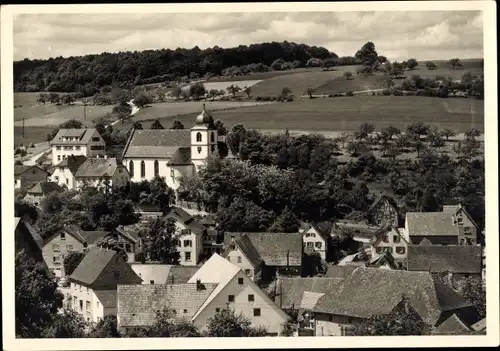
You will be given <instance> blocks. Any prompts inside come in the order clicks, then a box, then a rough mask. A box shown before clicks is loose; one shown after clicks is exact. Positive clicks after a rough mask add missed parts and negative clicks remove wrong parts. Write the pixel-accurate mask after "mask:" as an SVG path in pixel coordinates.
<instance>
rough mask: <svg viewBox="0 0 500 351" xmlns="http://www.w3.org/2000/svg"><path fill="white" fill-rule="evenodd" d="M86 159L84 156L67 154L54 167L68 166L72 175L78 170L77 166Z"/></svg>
mask: <svg viewBox="0 0 500 351" xmlns="http://www.w3.org/2000/svg"><path fill="white" fill-rule="evenodd" d="M86 160H87V158H86V157H85V156H81V155H79V156H68V157H67V158H65V159H64V160H62V161H61V162H59V163H58V164H57V165H56V167H62V168H68V169H69V170H70V171H71V173H72V174H73V175H75V173H76V172H77V171H78V168H80V166H81V165H82V164H83V163H84V162H85V161H86Z"/></svg>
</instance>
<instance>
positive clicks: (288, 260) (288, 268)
mask: <svg viewBox="0 0 500 351" xmlns="http://www.w3.org/2000/svg"><path fill="white" fill-rule="evenodd" d="M286 270H287V271H288V277H291V276H292V274H291V272H290V250H287V251H286Z"/></svg>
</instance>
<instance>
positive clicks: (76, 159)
mask: <svg viewBox="0 0 500 351" xmlns="http://www.w3.org/2000/svg"><path fill="white" fill-rule="evenodd" d="M86 160H87V158H86V157H85V156H69V157H66V158H64V160H62V161H61V162H59V163H58V164H57V165H56V166H54V169H53V170H52V174H51V175H50V181H51V182H54V183H56V184H59V185H60V186H64V187H66V188H67V189H69V190H75V189H76V180H75V174H76V172H77V171H78V168H80V166H81V165H82V164H83V163H84V162H85V161H86Z"/></svg>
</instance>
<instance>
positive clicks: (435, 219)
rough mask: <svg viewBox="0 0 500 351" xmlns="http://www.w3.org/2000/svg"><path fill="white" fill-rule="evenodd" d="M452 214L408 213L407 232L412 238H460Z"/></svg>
mask: <svg viewBox="0 0 500 351" xmlns="http://www.w3.org/2000/svg"><path fill="white" fill-rule="evenodd" d="M452 216H453V214H452V213H450V212H407V213H406V224H407V227H406V230H407V231H408V233H409V235H410V236H434V235H435V236H458V227H457V226H455V225H453V219H452Z"/></svg>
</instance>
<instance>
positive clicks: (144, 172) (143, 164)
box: [141, 161, 146, 178]
mask: <svg viewBox="0 0 500 351" xmlns="http://www.w3.org/2000/svg"><path fill="white" fill-rule="evenodd" d="M145 176H146V163H144V161H141V178H144V177H145Z"/></svg>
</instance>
